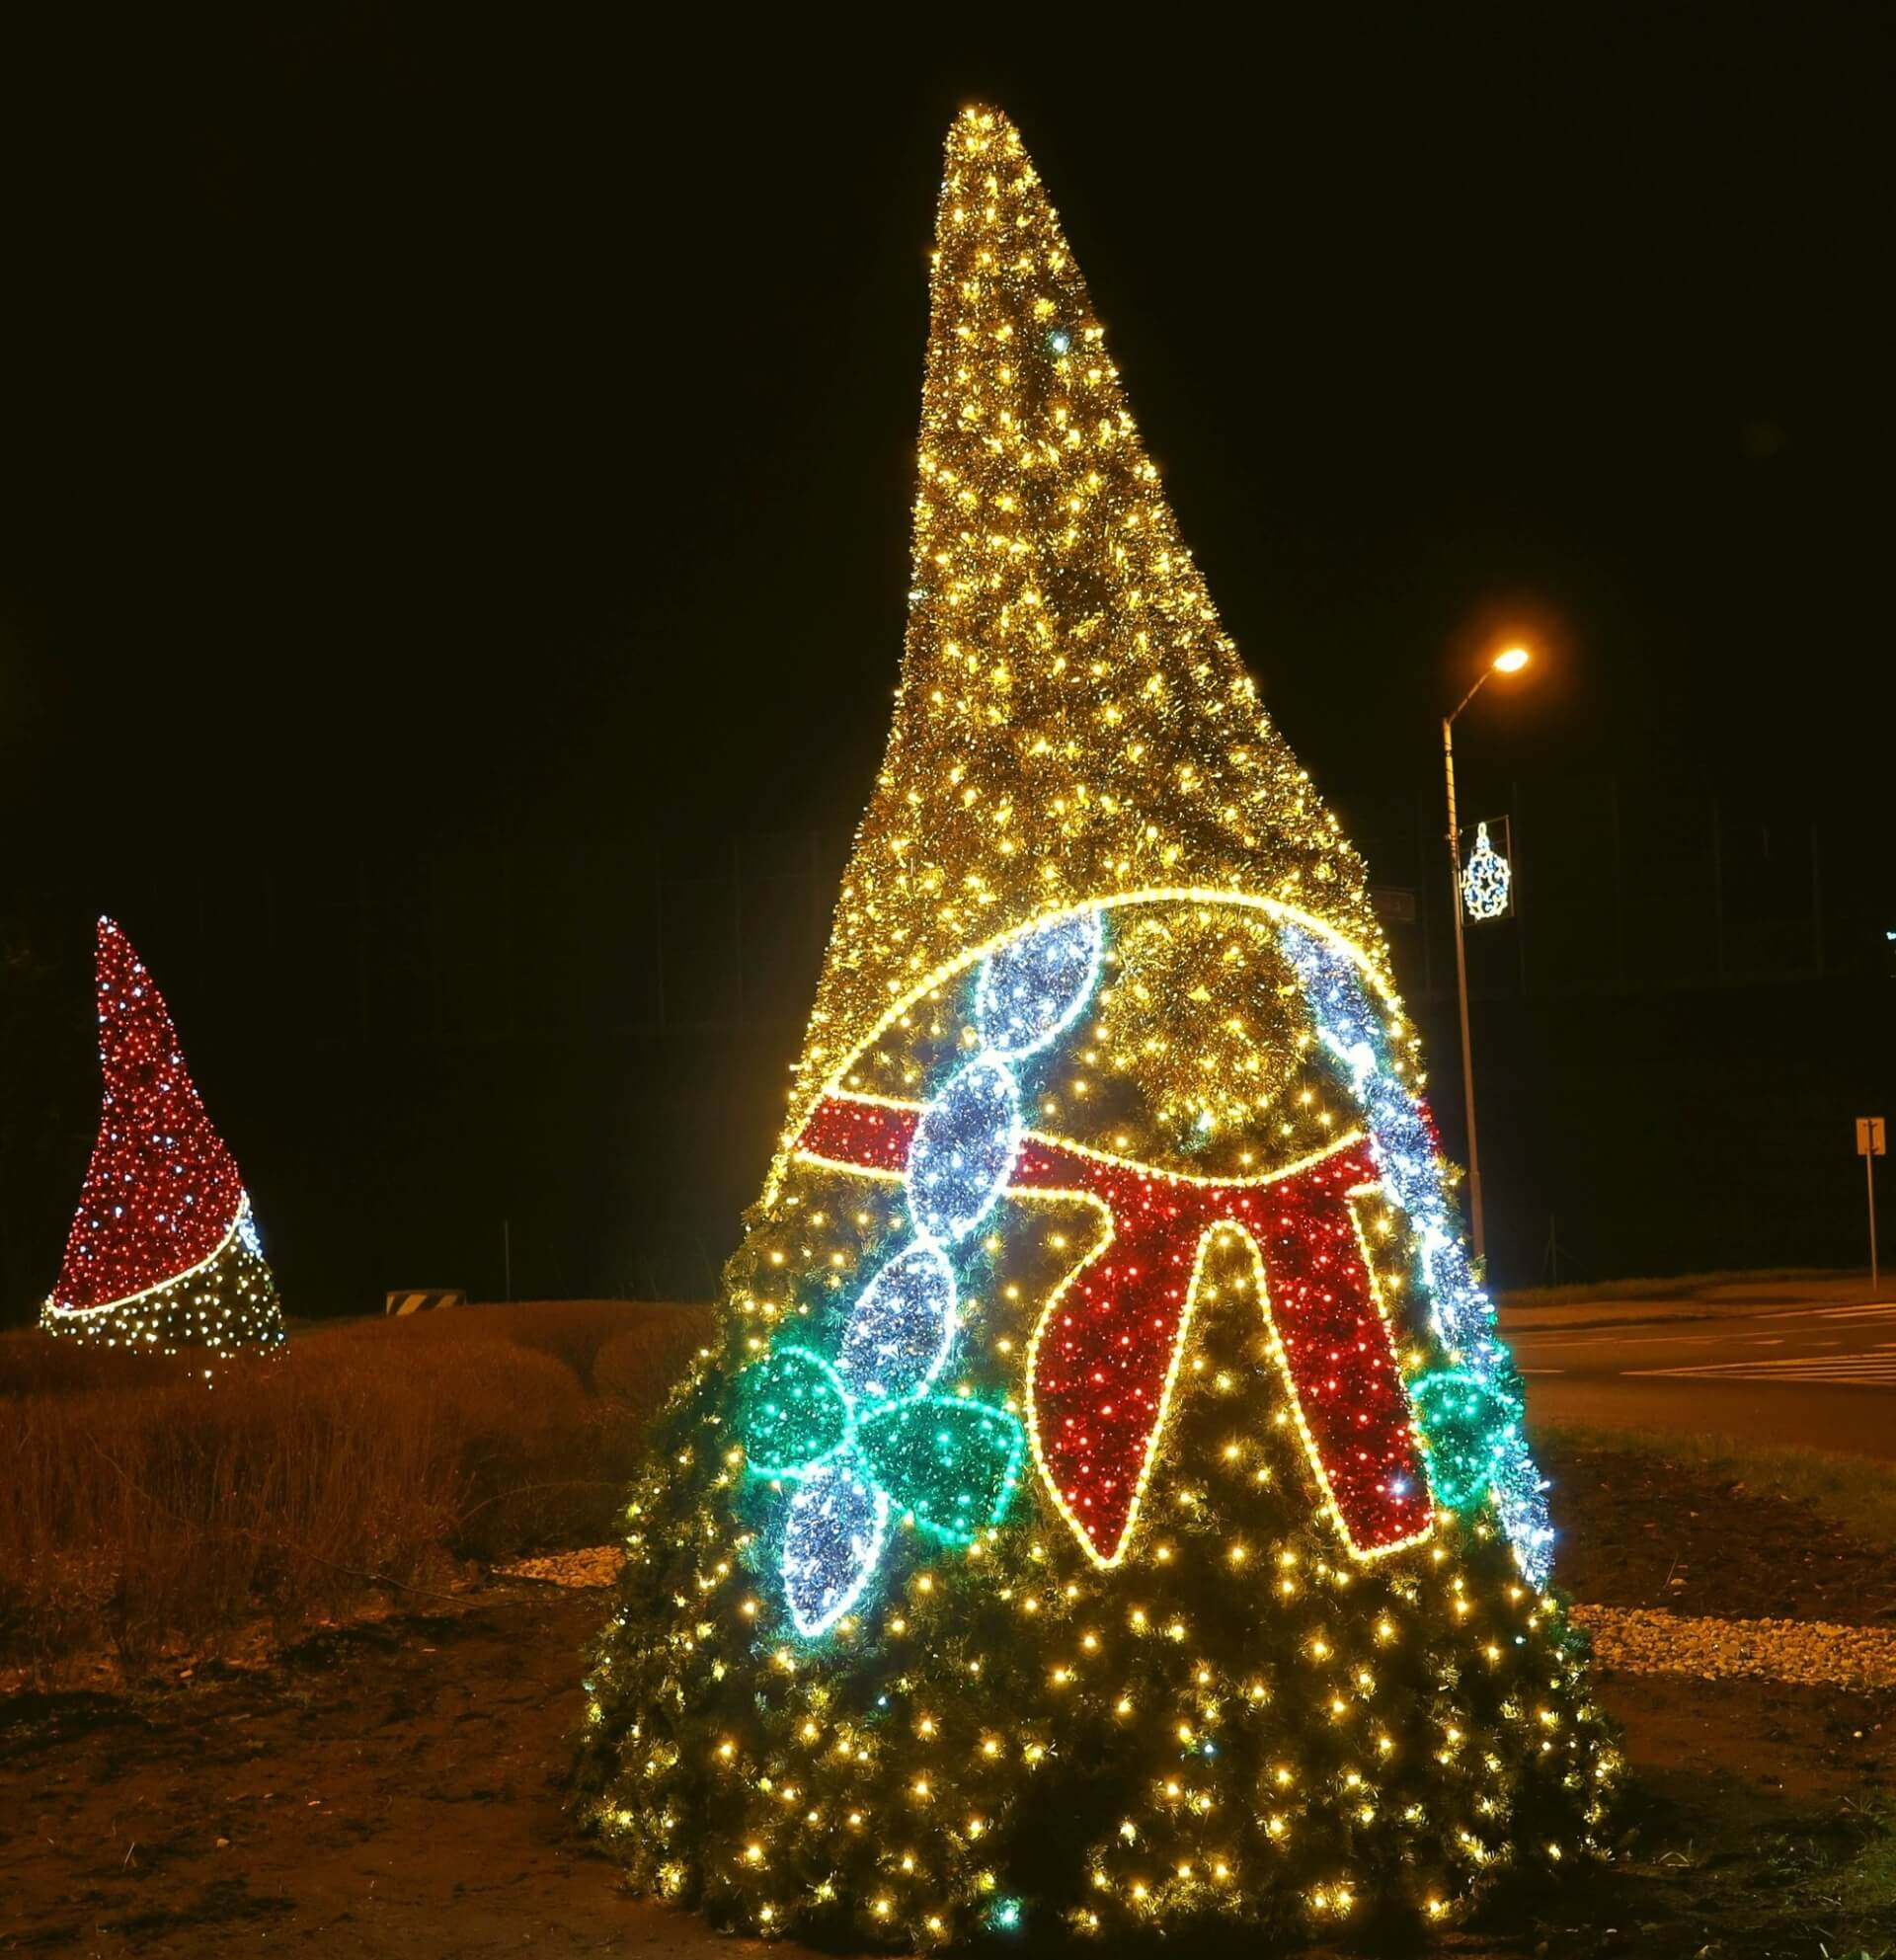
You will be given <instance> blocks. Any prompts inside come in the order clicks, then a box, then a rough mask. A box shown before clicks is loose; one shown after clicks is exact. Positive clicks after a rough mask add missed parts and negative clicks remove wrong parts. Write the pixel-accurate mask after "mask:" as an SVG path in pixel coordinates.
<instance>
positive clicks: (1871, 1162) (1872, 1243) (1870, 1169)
mask: <svg viewBox="0 0 1896 1960" xmlns="http://www.w3.org/2000/svg"><path fill="white" fill-rule="evenodd" d="M1863 1183H1864V1184H1865V1186H1867V1188H1868V1191H1869V1296H1870V1298H1871V1299H1879V1298H1880V1297H1881V1296H1882V1292H1883V1283H1882V1279H1881V1277H1880V1276H1879V1275H1878V1273H1877V1271H1876V1157H1875V1153H1874V1152H1873V1151H1870V1150H1865V1151H1864V1152H1863Z"/></svg>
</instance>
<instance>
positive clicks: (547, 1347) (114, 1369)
mask: <svg viewBox="0 0 1896 1960" xmlns="http://www.w3.org/2000/svg"><path fill="white" fill-rule="evenodd" d="M711 1326H712V1319H711V1316H710V1314H709V1312H708V1310H707V1309H705V1308H701V1307H689V1306H671V1305H653V1304H631V1303H627V1302H624V1301H614V1300H561V1301H550V1302H539V1303H535V1302H518V1303H515V1304H514V1305H510V1306H473V1307H468V1308H466V1309H464V1310H461V1311H455V1312H448V1313H437V1314H430V1315H418V1316H416V1317H415V1318H413V1319H408V1320H398V1321H386V1322H384V1321H357V1322H352V1323H349V1324H347V1325H341V1326H335V1327H327V1328H325V1327H320V1326H319V1327H315V1328H312V1329H307V1330H305V1331H302V1332H300V1333H298V1334H296V1335H295V1336H294V1337H293V1338H292V1340H291V1343H290V1347H289V1351H288V1353H287V1354H286V1355H284V1356H283V1357H281V1358H280V1359H277V1360H275V1361H270V1362H260V1363H243V1364H238V1365H234V1366H231V1367H229V1368H227V1369H225V1370H224V1371H223V1372H220V1373H219V1375H218V1376H217V1378H216V1379H215V1380H214V1381H213V1382H211V1383H209V1384H206V1382H205V1381H204V1380H203V1378H202V1377H201V1376H195V1377H194V1376H193V1375H192V1374H191V1373H190V1372H188V1370H187V1368H186V1367H185V1366H184V1365H183V1363H182V1361H181V1362H179V1363H167V1362H164V1361H160V1360H154V1359H147V1358H144V1357H138V1356H126V1355H119V1354H113V1353H106V1354H96V1355H95V1354H89V1353H87V1352H85V1351H84V1350H82V1349H78V1348H76V1347H73V1346H71V1345H69V1344H67V1343H62V1342H55V1341H52V1340H49V1339H48V1338H47V1337H45V1336H44V1335H42V1334H40V1333H38V1332H22V1333H17V1334H9V1335H5V1336H0V1667H11V1668H20V1667H25V1668H29V1669H31V1670H33V1671H34V1672H35V1673H36V1674H37V1675H40V1676H41V1677H48V1676H51V1675H55V1674H57V1673H59V1672H61V1671H62V1669H64V1668H66V1667H68V1666H69V1665H71V1664H73V1663H74V1662H75V1661H78V1660H83V1659H87V1658H91V1657H96V1656H98V1655H99V1654H100V1653H101V1652H108V1653H112V1654H116V1656H117V1658H118V1662H119V1664H120V1665H121V1666H122V1667H123V1668H125V1669H127V1670H134V1669H137V1668H139V1667H141V1666H144V1665H148V1664H149V1663H150V1662H152V1661H153V1660H155V1659H156V1658H158V1657H160V1656H161V1655H165V1654H173V1653H190V1654H192V1655H194V1656H195V1655H201V1654H205V1653H210V1652H215V1651H216V1650H217V1649H218V1647H219V1645H220V1644H221V1643H225V1642H228V1641H230V1640H231V1639H233V1638H234V1637H235V1636H236V1635H237V1634H238V1633H239V1632H240V1631H241V1630H243V1629H247V1628H251V1627H254V1626H255V1624H256V1623H257V1621H258V1620H259V1619H260V1618H263V1619H270V1620H274V1621H275V1622H276V1627H277V1630H278V1631H279V1632H281V1633H287V1632H289V1631H291V1630H293V1629H294V1628H296V1627H297V1626H299V1625H301V1624H304V1623H306V1622H307V1621H309V1620H310V1619H312V1618H317V1617H323V1616H328V1615H332V1614H336V1613H340V1612H344V1611H347V1610H349V1609H350V1608H351V1607H354V1606H356V1604H358V1603H359V1602H360V1600H361V1598H362V1596H363V1595H364V1594H365V1593H368V1592H373V1591H378V1590H379V1591H390V1590H392V1591H397V1592H400V1591H404V1590H407V1591H411V1592H412V1591H422V1592H426V1591H430V1590H439V1589H442V1588H445V1587H446V1586H447V1585H448V1584H450V1583H451V1581H452V1580H453V1579H454V1577H455V1576H456V1574H457V1572H458V1571H459V1570H460V1569H461V1566H462V1564H463V1562H464V1561H467V1560H491V1559H496V1558H502V1557H507V1556H510V1555H513V1554H514V1553H517V1552H521V1551H526V1550H531V1549H538V1548H541V1547H546V1546H558V1545H569V1544H581V1543H589V1542H595V1541H597V1540H599V1539H601V1538H604V1537H607V1536H609V1535H610V1534H611V1529H612V1522H613V1516H614V1512H615V1508H616V1503H617V1498H618V1494H619V1491H620V1490H621V1488H622V1487H623V1485H624V1484H625V1482H626V1481H627V1480H628V1478H629V1477H630V1475H631V1473H632V1471H633V1469H634V1467H635V1465H636V1462H637V1459H638V1454H639V1450H640V1449H641V1445H642V1436H643V1431H644V1427H645V1423H646V1419H647V1418H648V1416H649V1415H650V1414H651V1412H652V1410H653V1409H654V1408H655V1407H656V1406H657V1403H658V1401H659V1400H660V1398H661V1397H662V1396H663V1394H664V1393H665V1390H666V1389H667V1387H669V1386H670V1384H671V1382H672V1379H673V1378H674V1377H675V1375H676V1374H677V1373H678V1372H680V1371H681V1369H682V1367H683V1365H684V1362H685V1360H686V1358H687V1357H688V1356H689V1354H690V1353H691V1351H692V1350H693V1349H694V1348H695V1347H696V1346H698V1345H699V1344H700V1343H701V1342H703V1341H704V1340H705V1339H706V1338H708V1335H709V1332H710V1328H711Z"/></svg>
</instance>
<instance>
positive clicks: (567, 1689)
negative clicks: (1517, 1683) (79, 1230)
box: [0, 1453, 1896, 1960]
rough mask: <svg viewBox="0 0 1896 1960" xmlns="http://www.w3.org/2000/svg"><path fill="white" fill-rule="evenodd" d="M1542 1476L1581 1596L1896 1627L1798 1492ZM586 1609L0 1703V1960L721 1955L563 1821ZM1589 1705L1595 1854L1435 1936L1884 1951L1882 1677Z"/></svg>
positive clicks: (1892, 1603) (498, 1614)
mask: <svg viewBox="0 0 1896 1960" xmlns="http://www.w3.org/2000/svg"><path fill="white" fill-rule="evenodd" d="M1553 1468H1554V1472H1555V1474H1556V1475H1557V1476H1558V1477H1559V1479H1560V1482H1561V1486H1562V1493H1563V1499H1564V1502H1563V1506H1562V1509H1563V1511H1564V1513H1565V1515H1566V1516H1567V1518H1568V1519H1569V1521H1570V1525H1569V1532H1568V1539H1569V1545H1568V1553H1567V1558H1566V1562H1565V1565H1564V1567H1563V1578H1564V1579H1565V1580H1566V1581H1567V1582H1568V1583H1569V1584H1570V1585H1571V1586H1572V1588H1573V1590H1574V1591H1575V1592H1576V1593H1578V1594H1579V1595H1580V1597H1582V1598H1583V1599H1587V1600H1591V1601H1594V1602H1596V1603H1599V1604H1603V1605H1622V1606H1652V1605H1674V1606H1677V1607H1680V1608H1681V1609H1682V1610H1688V1611H1696V1612H1726V1613H1740V1612H1742V1613H1745V1614H1748V1615H1757V1614H1763V1613H1782V1612H1790V1611H1794V1612H1798V1613H1801V1614H1804V1615H1806V1616H1810V1617H1816V1616H1819V1615H1821V1616H1823V1617H1825V1618H1830V1619H1838V1620H1843V1619H1855V1620H1858V1621H1869V1622H1885V1621H1887V1620H1888V1619H1890V1618H1892V1617H1896V1574H1892V1573H1891V1572H1890V1571H1889V1570H1888V1569H1887V1561H1884V1560H1882V1559H1880V1558H1879V1557H1877V1556H1876V1555H1875V1554H1872V1553H1867V1552H1865V1551H1864V1550H1863V1549H1862V1548H1861V1547H1859V1546H1856V1545H1853V1544H1851V1543H1850V1541H1849V1540H1848V1539H1844V1538H1842V1537H1841V1536H1840V1535H1839V1534H1837V1533H1835V1532H1832V1531H1830V1530H1829V1529H1827V1528H1826V1527H1824V1526H1823V1525H1822V1524H1821V1523H1820V1522H1819V1521H1817V1520H1815V1519H1813V1518H1811V1517H1810V1516H1809V1514H1807V1513H1802V1512H1800V1511H1798V1510H1797V1508H1796V1507H1791V1506H1784V1505H1781V1504H1778V1503H1776V1502H1774V1501H1770V1500H1761V1499H1758V1498H1756V1497H1754V1496H1752V1495H1751V1494H1749V1493H1746V1492H1744V1491H1743V1490H1739V1491H1736V1492H1733V1491H1731V1490H1729V1489H1720V1488H1719V1487H1716V1486H1712V1485H1706V1486H1705V1487H1704V1488H1695V1487H1693V1486H1692V1485H1691V1484H1690V1482H1689V1480H1687V1481H1682V1480H1681V1479H1680V1478H1679V1477H1677V1476H1675V1475H1672V1474H1670V1473H1668V1472H1666V1471H1664V1470H1663V1469H1660V1468H1659V1467H1657V1466H1652V1465H1648V1466H1646V1467H1645V1468H1643V1469H1642V1468H1641V1467H1640V1466H1638V1465H1637V1464H1634V1463H1631V1462H1629V1461H1628V1459H1627V1458H1625V1457H1624V1456H1623V1455H1616V1454H1611V1453H1609V1454H1608V1455H1607V1456H1605V1457H1603V1458H1601V1459H1600V1460H1597V1461H1596V1460H1593V1459H1591V1458H1588V1457H1585V1456H1584V1455H1580V1456H1570V1457H1567V1458H1563V1459H1561V1460H1558V1461H1556V1462H1555V1463H1554V1465H1553ZM1649 1527H1651V1528H1652V1529H1648V1528H1649ZM1682 1579H1683V1581H1684V1584H1683V1585H1681V1584H1680V1583H1679V1582H1680V1581H1681V1580H1682ZM603 1598H604V1596H603V1595H602V1594H599V1593H597V1592H566V1591H560V1590H557V1589H555V1588H551V1587H544V1586H535V1585H532V1584H528V1583H518V1582H516V1583H508V1584H499V1585H495V1586H492V1587H489V1588H486V1589H484V1590H482V1591H480V1592H477V1593H475V1594H473V1595H471V1596H470V1597H469V1598H468V1599H467V1600H466V1601H464V1602H462V1603H460V1604H459V1605H457V1606H455V1607H442V1608H441V1609H440V1610H439V1611H438V1612H436V1613H434V1614H431V1615H420V1616H410V1617H406V1618H401V1619H392V1620H386V1621H383V1622H380V1623H376V1624H367V1625H360V1626H356V1627H354V1628H351V1629H348V1630H345V1631H340V1632H335V1633H329V1634H325V1635H323V1636H321V1637H319V1638H316V1639H312V1640H308V1641H305V1642H304V1643H302V1644H301V1645H299V1646H296V1647H294V1648H293V1649H291V1650H290V1651H289V1652H287V1653H286V1654H284V1655H283V1656H281V1657H280V1658H279V1662H278V1664H277V1665H276V1666H275V1667H273V1668H270V1669H268V1670H251V1669H243V1670H239V1669H229V1668H220V1667H216V1666H206V1667H201V1668H199V1669H197V1671H196V1672H195V1673H194V1674H193V1675H192V1677H191V1679H190V1680H189V1681H184V1680H178V1679H172V1680H170V1681H168V1682H164V1683H154V1684H150V1685H148V1686H144V1687H142V1688H141V1689H139V1690H138V1691H136V1692H131V1693H123V1694H106V1693H90V1692H75V1693H61V1694H21V1695H16V1696H14V1697H12V1698H11V1699H9V1700H7V1701H4V1702H0V1953H7V1952H20V1953H38V1954H46V1955H50V1956H58V1960H67V1956H73V1960H77V1957H78V1956H90V1955H95V1954H96V1955H114V1956H117V1955H125V1954H147V1953H150V1954H174V1953H175V1954H186V1953H189V1954H191V1955H193V1956H201V1960H226V1956H235V1955H238V1954H245V1955H255V1954H259V1953H265V1954H267V1953H270V1952H273V1951H282V1950H290V1951H300V1952H306V1953H310V1954H314V1955H318V1956H322V1960H330V1957H331V1956H334V1957H335V1960H356V1956H371V1955H372V1956H388V1957H389V1960H394V1957H395V1956H401V1960H488V1956H494V1955H500V1954H504V1953H531V1954H533V1955H536V1956H557V1955H562V1954H578V1953H589V1954H591V1953H598V1954H652V1955H655V1956H657V1960H665V1956H667V1955H671V1954H685V1953H689V1954H692V1955H699V1954H709V1953H712V1952H718V1953H721V1954H725V1955H729V1954H731V1953H733V1952H735V1951H738V1950H740V1949H739V1946H738V1944H737V1943H735V1942H731V1941H728V1940H725V1939H722V1938H720V1937H719V1936H717V1935H715V1934H713V1933H711V1932H709V1931H708V1930H707V1929H706V1928H704V1927H703V1926H702V1925H701V1923H700V1922H699V1921H695V1920H693V1919H689V1918H685V1917H682V1916H679V1915H674V1914H672V1913H669V1912H665V1911H663V1910H661V1909H659V1908H656V1907H653V1906H649V1905H646V1904H643V1903H641V1902H639V1901H635V1900H631V1899H628V1898H626V1897H624V1896H623V1895H622V1894H621V1893H620V1892H619V1891H618V1889H617V1884H616V1875H615V1873H614V1870H613V1868H612V1867H611V1866H610V1865H609V1864H607V1863H606V1862H604V1861H603V1860H601V1859H599V1858H596V1857H594V1856H593V1854H592V1853H591V1851H590V1849H589V1847H588V1846H587V1844H586V1843H585V1842H583V1841H580V1840H577V1839H576V1838H575V1837H574V1836H573V1835H572V1834H571V1832H570V1831H569V1830H568V1828H567V1825H566V1823H565V1820H564V1817H563V1814H562V1809H561V1801H562V1784H563V1779H564V1776H565V1771H566V1765H567V1762H568V1744H567V1738H568V1737H569V1735H570V1733H571V1731H572V1729H573V1726H574V1724H575V1723H576V1722H577V1720H578V1718H579V1714H580V1708H581V1700H582V1694H581V1689H580V1686H579V1652H580V1649H581V1647H582V1645H583V1644H584V1642H585V1641H586V1640H587V1639H588V1637H589V1636H590V1635H591V1633H592V1632H593V1628H594V1626H595V1625H596V1623H597V1621H598V1619H599V1616H600V1614H601V1611H602V1603H603ZM1603 1693H1604V1697H1605V1699H1606V1700H1607V1702H1608V1704H1609V1705H1610V1706H1611V1707H1612V1708H1613V1710H1614V1712H1615V1713H1616V1714H1617V1715H1618V1716H1619V1718H1620V1721H1621V1722H1622V1723H1623V1724H1624V1725H1625V1728H1626V1732H1627V1740H1628V1748H1629V1753H1630V1756H1631V1758H1632V1761H1633V1764H1634V1765H1635V1767H1636V1769H1637V1770H1638V1772H1639V1776H1640V1780H1641V1784H1642V1788H1643V1792H1644V1794H1643V1797H1642V1799H1641V1802H1640V1805H1639V1808H1638V1810H1637V1812H1636V1813H1635V1816H1634V1818H1633V1820H1632V1829H1631V1831H1630V1833H1629V1836H1628V1840H1627V1842H1626V1844H1625V1845H1624V1847H1623V1852H1622V1855H1621V1857H1620V1860H1619V1861H1618V1862H1617V1863H1616V1865H1615V1866H1614V1867H1613V1868H1612V1870H1611V1871H1610V1872H1608V1873H1606V1874H1604V1875H1602V1874H1595V1875H1591V1876H1588V1877H1586V1878H1585V1879H1583V1880H1581V1881H1580V1882H1577V1883H1576V1884H1575V1885H1574V1886H1573V1887H1572V1889H1571V1890H1570V1892H1568V1893H1566V1894H1564V1895H1555V1896H1553V1897H1551V1898H1549V1897H1547V1896H1546V1895H1544V1894H1542V1895H1541V1897H1539V1898H1538V1899H1537V1900H1536V1901H1535V1902H1534V1904H1533V1905H1532V1907H1531V1908H1523V1909H1520V1910H1510V1908H1509V1907H1508V1906H1507V1904H1506V1902H1502V1903H1501V1904H1500V1905H1498V1906H1497V1907H1496V1908H1495V1909H1494V1910H1493V1911H1492V1912H1491V1913H1490V1915H1489V1916H1488V1921H1487V1922H1486V1924H1485V1925H1484V1926H1482V1927H1480V1928H1477V1929H1473V1930H1470V1931H1467V1932H1463V1933H1461V1934H1458V1935H1455V1936H1453V1937H1452V1938H1450V1939H1449V1940H1447V1941H1445V1942H1444V1947H1443V1950H1444V1951H1445V1952H1448V1953H1452V1954H1457V1955H1482V1956H1503V1955H1505V1956H1510V1957H1511V1960H1512V1956H1521V1957H1522V1960H1527V1956H1540V1955H1546V1956H1550V1957H1551V1960H1566V1956H1573V1960H1607V1957H1608V1956H1618V1955H1625V1956H1628V1960H1630V1956H1633V1955H1637V1956H1639V1960H1687V1957H1688V1956H1701V1955H1702V1956H1705V1960H1711V1956H1717V1960H1752V1956H1756V1957H1757V1960H1763V1956H1766V1955H1771V1956H1805V1955H1808V1956H1809V1960H1820V1956H1821V1955H1823V1954H1825V1953H1828V1954H1829V1955H1831V1956H1838V1955H1844V1954H1852V1955H1854V1954H1856V1953H1857V1952H1859V1951H1863V1950H1867V1951H1869V1952H1872V1953H1880V1952H1882V1951H1885V1950H1889V1948H1888V1944H1887V1943H1889V1942H1896V1924H1892V1925H1891V1926H1889V1927H1887V1928H1880V1927H1878V1926H1877V1925H1875V1924H1874V1923H1873V1922H1872V1921H1870V1920H1868V1919H1866V1918H1864V1917H1863V1916H1862V1915H1861V1914H1860V1913H1858V1914H1857V1915H1856V1916H1854V1917H1853V1916H1852V1915H1850V1914H1849V1913H1847V1912H1845V1911H1843V1910H1842V1909H1839V1908H1833V1907H1832V1906H1831V1905H1829V1904H1828V1903H1827V1899H1828V1897H1829V1894H1828V1893H1827V1891H1826V1886H1825V1882H1824V1878H1823V1873H1824V1872H1825V1870H1826V1869H1827V1868H1831V1867H1834V1866H1836V1865H1837V1864H1838V1863H1839V1862H1840V1860H1843V1859H1845V1858H1847V1857H1848V1855H1849V1853H1850V1851H1851V1849H1852V1848H1853V1846H1854V1844H1855V1843H1856V1842H1858V1840H1859V1839H1860V1836H1861V1829H1860V1826H1858V1825H1857V1824H1856V1823H1854V1822H1853V1819H1854V1818H1855V1817H1856V1815H1857V1811H1856V1809H1855V1807H1856V1806H1860V1805H1862V1804H1864V1803H1866V1802H1871V1801H1873V1800H1875V1799H1876V1798H1878V1797H1879V1796H1880V1797H1883V1798H1887V1796H1888V1794H1889V1793H1890V1791H1891V1790H1892V1787H1896V1694H1890V1693H1884V1694H1881V1695H1869V1694H1851V1693H1845V1692H1841V1691H1833V1690H1828V1689H1817V1688H1808V1687H1787V1686H1771V1685H1768V1684H1759V1683H1732V1682H1725V1683H1718V1684H1699V1683H1692V1682H1687V1681H1680V1680H1672V1679H1662V1678H1653V1677H1645V1678H1618V1679H1616V1678H1613V1677H1607V1678H1605V1680H1604V1681H1603ZM1832 1890H1834V1888H1832ZM745 1944H746V1945H748V1944H750V1943H749V1942H746V1943H745ZM777 1951H778V1952H779V1953H780V1954H781V1953H786V1952H790V1951H793V1949H786V1948H779V1949H777Z"/></svg>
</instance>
